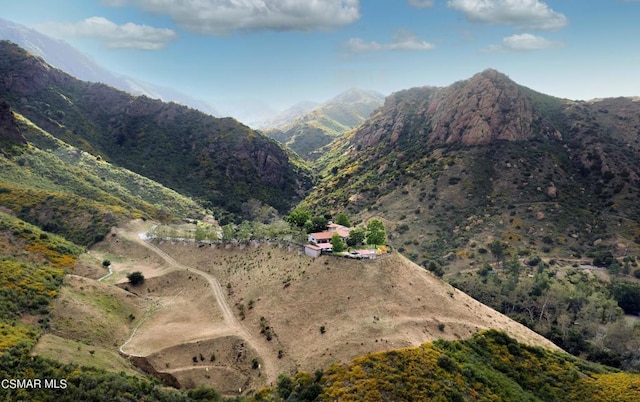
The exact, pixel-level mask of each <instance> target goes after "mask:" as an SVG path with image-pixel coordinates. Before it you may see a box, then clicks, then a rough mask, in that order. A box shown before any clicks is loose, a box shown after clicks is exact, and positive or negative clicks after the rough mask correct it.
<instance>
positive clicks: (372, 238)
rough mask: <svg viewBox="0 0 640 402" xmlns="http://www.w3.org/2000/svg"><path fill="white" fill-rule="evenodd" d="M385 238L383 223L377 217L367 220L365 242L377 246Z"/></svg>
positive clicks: (384, 240)
mask: <svg viewBox="0 0 640 402" xmlns="http://www.w3.org/2000/svg"><path fill="white" fill-rule="evenodd" d="M386 240H387V232H386V230H385V228H384V223H382V221H381V220H379V219H371V220H370V221H369V222H367V244H372V245H374V246H379V245H381V244H384V243H385V242H386Z"/></svg>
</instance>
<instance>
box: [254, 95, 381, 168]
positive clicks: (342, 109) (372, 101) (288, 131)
mask: <svg viewBox="0 0 640 402" xmlns="http://www.w3.org/2000/svg"><path fill="white" fill-rule="evenodd" d="M383 99H384V96H383V95H382V94H379V93H377V92H374V91H363V90H360V89H350V90H348V91H346V92H343V93H341V94H340V95H338V96H336V97H335V98H333V99H331V100H329V101H327V102H326V103H324V104H322V105H320V106H318V107H316V108H315V109H313V110H311V111H310V112H308V113H306V114H304V115H302V116H300V117H297V118H295V119H294V120H291V121H288V122H284V123H282V124H280V125H277V126H273V127H271V128H267V129H265V133H266V134H267V135H268V136H269V137H271V138H274V139H276V140H278V141H279V142H281V143H283V144H286V145H287V146H288V147H289V148H291V149H293V150H294V151H295V152H297V153H298V155H300V156H302V157H303V158H305V159H310V160H315V159H317V158H318V157H319V156H320V154H319V153H318V150H319V149H320V148H322V147H323V146H325V145H327V144H328V143H330V142H331V141H333V139H334V138H336V137H338V136H340V135H342V134H344V133H346V132H347V131H349V130H350V129H352V128H354V127H356V126H358V125H359V124H360V123H362V122H363V121H365V120H366V119H367V118H368V117H369V115H370V114H371V112H373V111H374V110H375V109H377V108H378V107H379V106H380V105H382V101H383Z"/></svg>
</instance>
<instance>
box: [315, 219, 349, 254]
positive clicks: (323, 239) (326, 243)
mask: <svg viewBox="0 0 640 402" xmlns="http://www.w3.org/2000/svg"><path fill="white" fill-rule="evenodd" d="M349 232H351V229H350V228H348V227H346V226H342V225H338V224H336V223H333V222H329V224H328V225H327V230H325V231H323V232H316V233H309V237H308V241H309V244H308V245H307V246H305V253H306V254H307V255H310V256H312V257H313V255H311V254H314V255H315V254H317V250H315V248H319V249H320V252H321V253H322V252H331V251H333V246H332V245H331V238H332V237H333V235H334V233H337V234H338V235H339V236H340V238H341V239H342V240H343V241H345V242H346V241H347V237H349ZM308 246H314V248H311V247H308ZM307 248H308V251H307Z"/></svg>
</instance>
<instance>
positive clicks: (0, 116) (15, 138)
mask: <svg viewBox="0 0 640 402" xmlns="http://www.w3.org/2000/svg"><path fill="white" fill-rule="evenodd" d="M4 142H7V143H10V144H20V145H23V144H26V143H27V140H26V139H25V138H24V137H23V136H22V133H20V128H19V127H18V125H17V124H16V121H15V120H14V118H13V113H11V108H10V107H9V104H8V103H7V102H5V101H4V100H2V99H0V144H2V143H4Z"/></svg>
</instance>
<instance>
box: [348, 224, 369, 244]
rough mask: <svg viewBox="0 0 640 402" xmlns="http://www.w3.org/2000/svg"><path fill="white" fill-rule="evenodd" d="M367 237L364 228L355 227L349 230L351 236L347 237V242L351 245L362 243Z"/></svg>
mask: <svg viewBox="0 0 640 402" xmlns="http://www.w3.org/2000/svg"><path fill="white" fill-rule="evenodd" d="M365 237H366V234H365V231H364V229H362V228H353V229H351V231H350V232H349V237H347V244H348V245H349V246H351V247H353V246H357V245H358V244H362V242H364V239H365Z"/></svg>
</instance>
